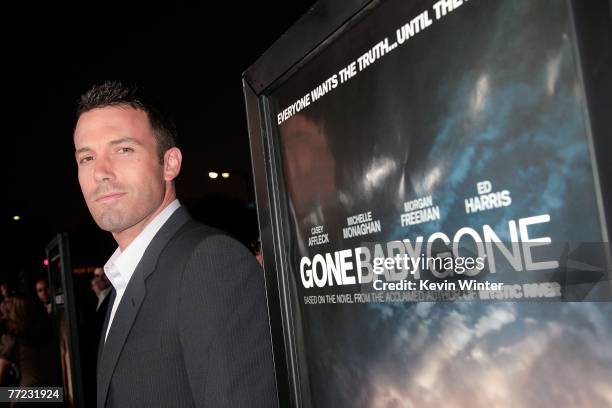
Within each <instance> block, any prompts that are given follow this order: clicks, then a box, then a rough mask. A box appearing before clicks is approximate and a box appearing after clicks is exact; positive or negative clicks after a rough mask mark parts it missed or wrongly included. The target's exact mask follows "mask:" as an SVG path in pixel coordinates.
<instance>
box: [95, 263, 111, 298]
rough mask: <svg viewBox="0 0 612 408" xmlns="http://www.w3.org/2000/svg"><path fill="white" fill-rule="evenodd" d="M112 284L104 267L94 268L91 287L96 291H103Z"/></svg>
mask: <svg viewBox="0 0 612 408" xmlns="http://www.w3.org/2000/svg"><path fill="white" fill-rule="evenodd" d="M109 285H110V282H109V281H108V279H107V278H106V275H105V274H104V269H102V268H96V269H94V273H93V278H92V279H91V287H92V289H93V290H94V292H97V291H102V290H104V289H106V288H107V287H108V286H109Z"/></svg>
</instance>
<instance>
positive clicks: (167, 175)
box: [164, 147, 183, 181]
mask: <svg viewBox="0 0 612 408" xmlns="http://www.w3.org/2000/svg"><path fill="white" fill-rule="evenodd" d="M182 161H183V155H182V153H181V151H180V150H179V148H178V147H171V148H170V149H168V150H166V153H164V180H166V181H172V180H174V179H175V178H176V176H178V175H179V173H180V172H181V163H182Z"/></svg>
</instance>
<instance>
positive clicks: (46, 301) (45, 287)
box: [36, 278, 53, 315]
mask: <svg viewBox="0 0 612 408" xmlns="http://www.w3.org/2000/svg"><path fill="white" fill-rule="evenodd" d="M36 296H38V300H40V301H41V303H42V304H43V306H44V307H45V310H46V311H47V314H48V315H50V314H51V313H53V305H52V304H51V296H50V295H49V284H48V283H47V280H46V279H45V278H40V279H38V280H37V281H36Z"/></svg>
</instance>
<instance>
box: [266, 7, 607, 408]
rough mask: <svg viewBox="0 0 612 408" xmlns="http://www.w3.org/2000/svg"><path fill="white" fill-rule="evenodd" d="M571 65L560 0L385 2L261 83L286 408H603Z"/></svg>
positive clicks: (599, 265) (589, 156) (601, 351)
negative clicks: (283, 252) (277, 237)
mask: <svg viewBox="0 0 612 408" xmlns="http://www.w3.org/2000/svg"><path fill="white" fill-rule="evenodd" d="M580 75H581V74H580V63H579V57H578V51H577V48H576V41H575V36H574V32H573V26H572V20H571V10H570V7H569V5H568V3H567V2H565V1H563V0H542V1H531V0H516V1H485V0H469V1H467V0H463V1H462V0H440V1H401V0H391V1H385V2H382V3H381V4H378V5H377V6H376V7H373V8H372V9H371V10H368V11H366V12H365V15H364V17H363V18H362V19H361V20H360V21H358V22H357V23H356V24H354V25H353V26H351V27H350V28H349V29H347V30H346V31H344V32H342V34H341V35H339V36H338V37H337V38H335V39H334V40H333V41H331V42H330V44H329V45H328V46H326V47H325V48H324V49H323V50H322V51H321V52H320V53H318V54H317V55H316V57H314V58H313V59H312V60H310V61H308V62H307V63H306V64H305V66H304V67H302V68H301V69H299V70H298V72H297V73H296V74H294V75H293V76H292V77H291V78H290V79H289V80H287V81H286V82H285V83H283V85H282V86H281V87H279V88H278V89H276V90H275V91H274V92H273V93H272V94H271V98H270V100H271V101H272V106H273V111H274V115H275V116H274V128H275V132H277V135H276V136H277V137H278V140H279V146H280V149H279V154H280V158H281V160H280V161H281V163H282V176H283V181H284V188H285V189H286V199H287V209H286V211H287V214H289V231H290V233H289V236H290V239H289V242H287V243H286V245H287V246H288V248H289V265H288V270H287V271H285V272H284V273H287V275H288V276H287V277H288V280H289V282H290V288H289V289H290V292H291V293H292V299H291V308H292V310H291V315H292V319H293V324H294V326H295V330H294V331H293V332H292V336H293V338H294V341H295V343H296V344H297V345H298V364H299V366H300V378H299V384H300V390H301V399H302V403H303V404H304V405H305V406H310V405H311V406H316V407H328V406H329V407H420V406H445V407H449V406H474V407H489V406H496V407H506V406H507V407H516V406H610V405H612V382H611V381H610V379H611V378H612V321H611V317H612V306H610V304H609V303H608V302H607V301H609V299H610V277H609V267H608V265H609V264H608V262H609V258H608V256H609V252H608V248H606V241H607V232H606V231H605V227H604V226H603V225H605V224H604V222H603V221H604V218H603V217H604V214H603V213H602V210H601V205H600V201H599V200H600V197H599V196H598V194H599V190H598V188H599V187H598V178H597V173H596V169H595V166H594V162H593V151H592V146H591V141H590V135H589V123H588V113H587V112H588V107H587V106H586V103H585V95H584V90H583V85H582V82H581V76H580ZM436 259H438V260H440V261H439V262H438V261H436Z"/></svg>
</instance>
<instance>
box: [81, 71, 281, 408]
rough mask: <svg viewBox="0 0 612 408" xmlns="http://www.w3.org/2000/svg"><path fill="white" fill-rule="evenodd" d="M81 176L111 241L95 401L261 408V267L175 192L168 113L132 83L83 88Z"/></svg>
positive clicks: (265, 371) (264, 357)
mask: <svg viewBox="0 0 612 408" xmlns="http://www.w3.org/2000/svg"><path fill="white" fill-rule="evenodd" d="M77 117H78V119H77V124H76V128H75V131H74V144H75V150H76V152H75V155H76V161H77V165H78V176H79V184H80V185H81V190H82V192H83V196H84V197H85V201H86V203H87V206H88V208H89V211H90V212H91V214H92V216H93V218H94V220H95V221H96V223H97V224H98V226H99V227H100V228H102V229H103V230H105V231H109V232H111V233H112V234H113V237H114V238H115V240H116V241H117V244H118V245H119V247H118V248H117V250H116V251H115V253H114V254H113V255H112V256H111V258H110V259H109V260H108V262H107V263H106V265H105V266H104V271H105V274H106V276H107V277H108V279H109V280H110V282H111V283H112V285H113V290H112V293H111V298H110V301H109V307H108V312H107V315H106V319H105V324H104V327H103V329H102V335H101V340H100V352H99V357H98V358H99V363H98V375H97V377H98V378H97V383H98V390H97V393H98V395H97V405H98V407H122V408H123V407H193V406H198V407H204V406H206V407H241V406H249V407H269V406H276V405H277V400H276V389H275V380H274V370H273V363H272V351H271V341H270V334H269V325H268V317H267V309H266V298H265V290H264V282H263V274H262V273H261V270H260V269H259V266H258V265H257V262H256V261H255V259H254V258H253V256H252V255H251V254H250V253H249V251H248V250H247V249H246V248H244V247H243V246H242V245H241V244H239V243H238V242H237V241H235V240H234V239H232V238H230V237H228V236H227V235H224V234H223V233H221V232H219V231H217V230H214V229H212V228H209V227H206V226H204V225H202V224H200V223H198V222H196V221H194V220H193V219H192V218H191V217H190V216H189V214H188V213H187V211H185V209H183V208H182V207H181V206H180V203H179V202H178V200H177V199H176V192H175V187H174V179H175V178H176V177H177V175H178V174H179V172H180V168H181V161H182V156H181V151H180V150H179V149H178V148H177V147H176V146H175V141H174V140H175V130H174V127H173V126H172V125H171V123H170V122H169V121H168V120H167V119H166V118H165V117H164V116H163V115H162V114H161V113H160V112H159V110H157V109H156V108H155V107H153V106H152V105H150V104H148V103H147V102H146V101H145V100H143V99H142V98H141V97H140V96H139V95H138V94H137V91H136V90H134V89H133V88H128V87H125V86H124V85H122V84H120V83H117V82H106V83H104V84H102V85H100V86H96V87H94V88H92V89H91V90H89V91H88V92H87V93H86V94H84V95H83V96H82V97H81V101H80V104H79V109H78V114H77Z"/></svg>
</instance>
